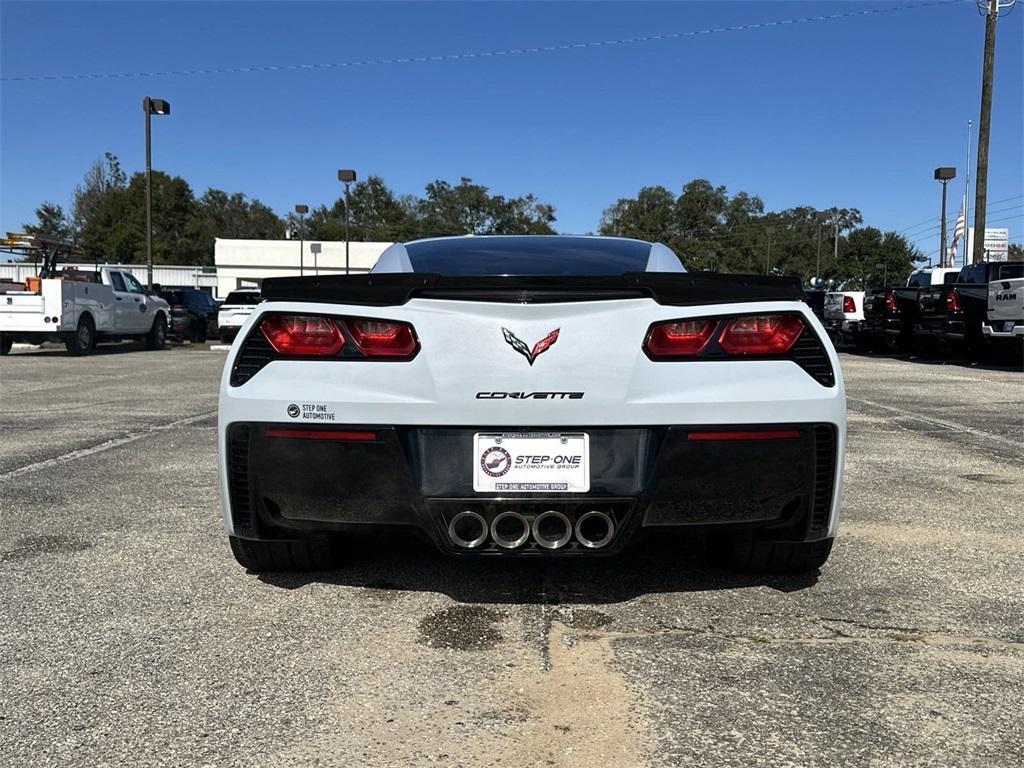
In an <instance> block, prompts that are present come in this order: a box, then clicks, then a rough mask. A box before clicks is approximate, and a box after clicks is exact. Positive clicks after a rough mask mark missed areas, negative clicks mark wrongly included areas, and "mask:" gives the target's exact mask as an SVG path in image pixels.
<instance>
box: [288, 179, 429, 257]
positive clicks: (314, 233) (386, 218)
mask: <svg viewBox="0 0 1024 768" xmlns="http://www.w3.org/2000/svg"><path fill="white" fill-rule="evenodd" d="M348 197H349V237H350V239H351V240H355V241H368V242H391V241H394V240H410V239H413V238H415V237H417V236H418V234H417V223H416V217H415V203H413V202H410V201H409V200H408V199H406V198H401V197H398V196H397V195H395V193H394V192H392V191H391V190H390V189H389V188H388V186H387V185H386V184H385V183H384V180H383V179H381V178H380V177H379V176H370V177H368V178H366V179H364V180H363V181H359V182H356V183H355V184H354V185H353V186H352V188H351V190H350V191H349V196H348ZM298 226H299V223H298V221H296V220H294V219H290V228H291V229H292V230H293V231H295V230H296V229H298ZM306 227H307V230H306V231H307V232H308V234H309V237H310V238H311V239H317V240H344V239H345V198H344V197H340V198H338V199H337V200H336V201H335V202H334V205H332V206H331V207H330V208H327V207H326V206H323V205H321V206H318V207H317V208H314V209H313V211H312V213H310V215H309V220H308V222H307V224H306Z"/></svg>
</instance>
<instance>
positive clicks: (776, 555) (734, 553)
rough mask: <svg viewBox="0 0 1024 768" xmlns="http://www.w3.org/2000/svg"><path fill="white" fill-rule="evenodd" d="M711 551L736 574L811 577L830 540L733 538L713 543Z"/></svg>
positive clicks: (750, 536) (826, 554) (819, 564)
mask: <svg viewBox="0 0 1024 768" xmlns="http://www.w3.org/2000/svg"><path fill="white" fill-rule="evenodd" d="M712 551H713V554H714V557H715V559H716V561H717V562H718V564H719V565H721V566H722V567H724V568H726V569H727V570H730V571H736V572H738V573H810V572H812V571H816V570H818V569H819V568H821V567H822V566H823V565H824V564H825V561H826V560H828V556H829V553H830V552H831V551H832V539H822V540H821V541H761V540H759V539H756V538H754V537H753V536H752V535H750V534H736V535H733V536H723V537H722V538H721V539H717V540H715V541H714V542H713V550H712Z"/></svg>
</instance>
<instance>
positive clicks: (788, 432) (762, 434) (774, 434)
mask: <svg viewBox="0 0 1024 768" xmlns="http://www.w3.org/2000/svg"><path fill="white" fill-rule="evenodd" d="M687 437H688V438H689V439H690V440H789V439H792V438H795V437H800V432H799V431H798V430H796V429H761V430H757V431H749V432H691V433H690V434H689V435H687Z"/></svg>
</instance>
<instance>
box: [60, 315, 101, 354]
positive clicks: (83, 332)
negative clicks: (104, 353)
mask: <svg viewBox="0 0 1024 768" xmlns="http://www.w3.org/2000/svg"><path fill="white" fill-rule="evenodd" d="M64 346H65V348H67V350H68V354H69V355H73V356H74V357H81V356H83V355H89V354H92V351H93V350H94V349H96V324H95V323H94V322H93V321H92V318H91V317H89V315H82V316H81V317H80V318H78V326H77V328H76V329H75V331H74V333H69V334H68V335H67V336H65V337H64Z"/></svg>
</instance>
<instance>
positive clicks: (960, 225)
mask: <svg viewBox="0 0 1024 768" xmlns="http://www.w3.org/2000/svg"><path fill="white" fill-rule="evenodd" d="M966 202H967V198H964V199H963V200H961V201H960V213H959V214H957V217H956V224H954V225H953V239H952V241H951V242H950V244H949V254H948V258H947V260H946V263H947V264H949V266H953V265H954V264H955V263H956V245H957V242H959V240H960V238H961V237H963V236H964V227H965V226H966V225H967V222H966V219H965V218H964V205H965V203H966ZM966 245H967V244H966V243H964V246H965V247H964V258H966V257H967V248H966Z"/></svg>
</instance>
